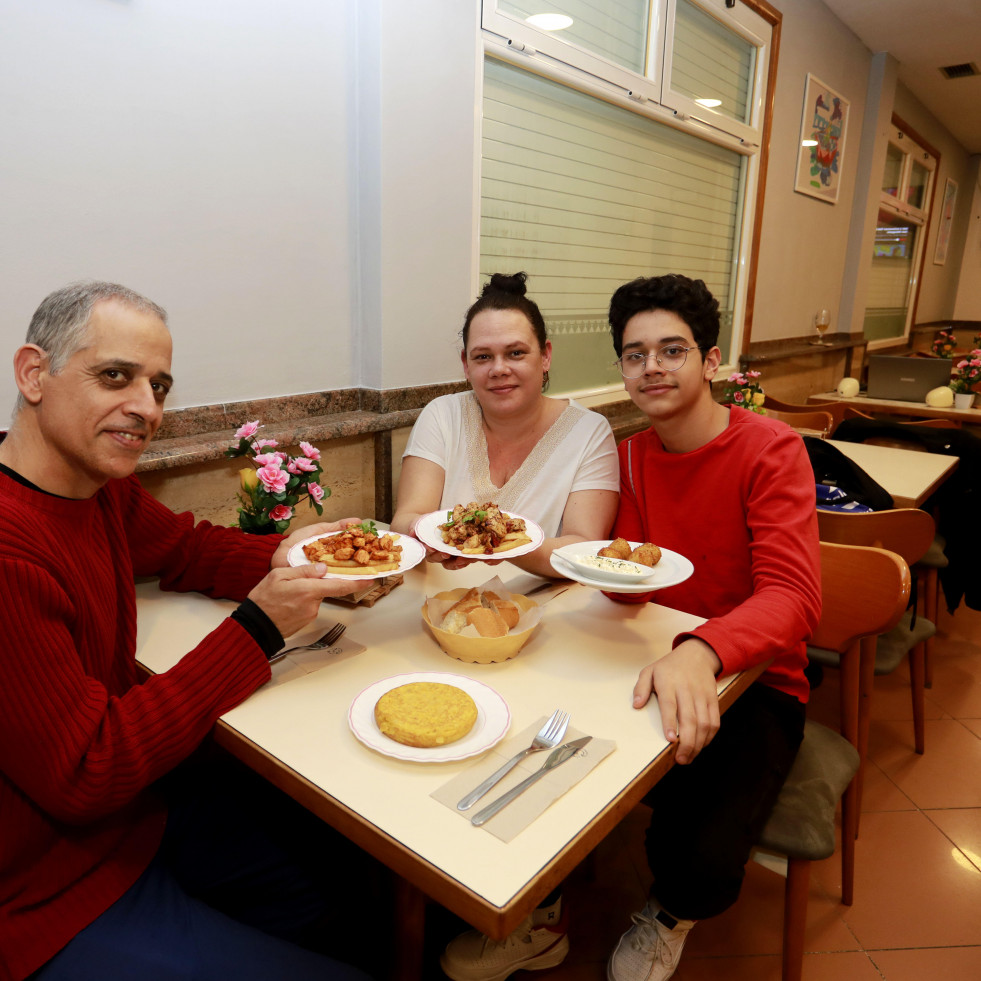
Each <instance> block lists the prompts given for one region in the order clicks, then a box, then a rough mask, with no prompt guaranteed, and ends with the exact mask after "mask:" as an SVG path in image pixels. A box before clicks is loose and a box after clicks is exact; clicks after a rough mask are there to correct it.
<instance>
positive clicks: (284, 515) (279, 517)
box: [269, 504, 293, 521]
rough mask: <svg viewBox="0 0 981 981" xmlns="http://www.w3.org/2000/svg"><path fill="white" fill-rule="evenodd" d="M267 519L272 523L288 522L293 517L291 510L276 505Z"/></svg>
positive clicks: (281, 505)
mask: <svg viewBox="0 0 981 981" xmlns="http://www.w3.org/2000/svg"><path fill="white" fill-rule="evenodd" d="M269 517H270V518H272V520H273V521H289V520H290V518H292V517H293V509H292V508H288V507H287V506H286V505H285V504H277V505H276V506H275V507H274V508H273V509H272V510H271V511H270V512H269Z"/></svg>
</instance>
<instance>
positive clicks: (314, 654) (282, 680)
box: [265, 634, 366, 688]
mask: <svg viewBox="0 0 981 981" xmlns="http://www.w3.org/2000/svg"><path fill="white" fill-rule="evenodd" d="M313 639H315V638H313ZM364 650H366V648H365V646H364V644H359V643H358V642H357V641H356V640H352V639H351V638H350V637H348V636H347V634H343V635H342V636H341V639H340V640H339V641H337V643H336V644H333V645H331V646H330V647H324V648H323V649H322V650H319V651H296V652H294V653H293V654H287V655H286V657H284V658H283V659H282V660H281V661H277V662H276V663H275V664H274V665H273V666H272V679H271V680H270V681H268V682H266V684H265V687H266V688H274V687H275V686H276V685H285V684H286V682H287V681H292V680H293V679H294V678H303V677H305V676H306V675H308V674H313V673H314V671H319V670H320V669H321V668H326V667H327V666H328V665H330V664H337V662H338V661H344V660H347V658H349V657H356V656H357V655H358V654H361V653H362V652H363V651H364Z"/></svg>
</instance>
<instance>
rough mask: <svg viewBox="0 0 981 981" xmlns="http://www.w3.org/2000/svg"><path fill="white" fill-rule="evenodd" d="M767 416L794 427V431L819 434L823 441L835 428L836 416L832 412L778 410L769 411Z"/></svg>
mask: <svg viewBox="0 0 981 981" xmlns="http://www.w3.org/2000/svg"><path fill="white" fill-rule="evenodd" d="M764 407H765V406H764ZM766 414H767V416H769V417H770V418H771V419H779V420H780V421H781V422H785V423H787V425H788V426H793V428H794V429H799V430H807V431H808V433H809V434H816V435H818V434H819V435H820V436H821V437H822V439H827V438H828V437H829V436H830V435H831V431H832V430H833V429H834V426H835V420H834V416H832V415H831V413H830V412H823V411H814V410H812V409H808V410H806V411H804V412H782V411H780V410H778V409H767V410H766Z"/></svg>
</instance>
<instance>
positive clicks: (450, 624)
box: [440, 587, 480, 634]
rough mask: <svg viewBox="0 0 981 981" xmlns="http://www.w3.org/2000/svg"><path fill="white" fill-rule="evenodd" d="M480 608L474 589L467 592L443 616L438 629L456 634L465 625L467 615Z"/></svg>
mask: <svg viewBox="0 0 981 981" xmlns="http://www.w3.org/2000/svg"><path fill="white" fill-rule="evenodd" d="M479 606H480V594H479V593H478V592H477V589H476V587H473V588H472V589H469V590H467V592H466V593H464V594H463V596H461V597H460V598H459V599H458V600H457V601H456V602H455V603H454V604H453V605H452V606H451V607H450V608H449V609H448V610H447V611H446V613H445V614H444V616H443V621H442V623H440V627H442V629H443V630H445V631H447V633H451V634H458V633H459V632H460V631H461V630H462V629H463V628H464V627H465V626H466V625H467V614H468V613H469V612H470V611H471V610H473V609H475V608H477V607H479Z"/></svg>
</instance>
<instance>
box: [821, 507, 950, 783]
mask: <svg viewBox="0 0 981 981" xmlns="http://www.w3.org/2000/svg"><path fill="white" fill-rule="evenodd" d="M818 531H819V534H820V537H821V541H822V542H837V543H838V544H842V545H868V546H873V547H875V548H885V549H888V550H889V551H891V552H895V553H896V554H897V555H899V556H900V557H901V558H902V559H903V561H904V562H906V564H907V565H909V566H912V565H913V564H914V563H915V562H917V561H918V560H919V559H920V558H921V557H922V556H923V555H925V554H926V552H927V550H928V549H929V548H930V546H931V544H932V543H933V539H934V532H935V524H934V521H933V518H932V517H931V516H930V515H929V514H927V512H926V511H920V510H919V509H917V508H897V509H894V510H891V511H866V512H864V513H860V512H850V513H849V512H843V511H821V510H819V511H818ZM913 620H914V615H913V611H907V612H906V614H904V616H903V618H902V619H901V620H900V622H899V623H898V624H896V626H895V627H894V628H893V629H892V630H891V631H889V633H887V634H883V635H881V636H880V637H878V638H870V639H868V640H866V641H865V644H866V652H865V653H866V656H864V657H863V658H862V663H863V672H864V676H863V678H862V680H861V684H862V688H863V690H864V691H865V692H867V693H870V692H871V690H872V675H873V673H874V674H888V673H890V672H891V671H894V670H895V669H896V667H897V666H898V665H899V663H900V662H901V661H902V660H903V658H904V657H906V656H908V657H909V665H910V691H911V697H912V702H913V742H914V746H915V749H916V752H917V753H922V752H923V750H924V732H923V730H924V698H923V693H924V688H925V657H926V653H925V641H926V639H927V638H928V637H932V636H933V635H934V634H935V633H936V627H935V625H934V621H931V620H929V619H927V618H926V617H925V616H917V617H915V624H914V622H913ZM808 656H809V657H810V658H811V659H812V660H814V661H817V662H819V663H821V664H827V665H831V666H837V664H838V661H839V658H838V657H837V655H836V654H835V652H834V651H827V650H822V649H821V645H820V644H814V642H813V641H812V646H811V647H809V648H808ZM842 697H843V698H844V692H843V695H842ZM869 701H870V700H869V697H868V695H866V697H864V698H863V699H862V702H861V704H860V707H859V752H860V753H861V754H862V756H863V758H864V755H865V749H866V747H867V746H868V727H869V710H870V704H869ZM843 715H844V706H843ZM859 783H860V785H861V781H860V782H859Z"/></svg>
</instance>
